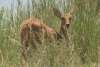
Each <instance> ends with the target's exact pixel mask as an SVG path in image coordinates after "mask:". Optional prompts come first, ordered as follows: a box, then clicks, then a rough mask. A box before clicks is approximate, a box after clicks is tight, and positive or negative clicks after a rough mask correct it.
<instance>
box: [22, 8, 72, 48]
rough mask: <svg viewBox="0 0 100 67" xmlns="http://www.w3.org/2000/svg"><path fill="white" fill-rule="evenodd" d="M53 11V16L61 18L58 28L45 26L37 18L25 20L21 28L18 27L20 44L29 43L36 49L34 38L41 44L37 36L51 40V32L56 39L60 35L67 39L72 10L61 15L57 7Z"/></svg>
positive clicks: (27, 44)
mask: <svg viewBox="0 0 100 67" xmlns="http://www.w3.org/2000/svg"><path fill="white" fill-rule="evenodd" d="M53 12H54V14H55V16H57V17H58V18H59V19H60V20H61V25H60V30H59V31H58V32H57V31H55V30H54V29H53V28H49V27H47V26H46V25H45V24H44V23H43V22H42V21H41V20H39V19H35V18H34V19H33V18H31V19H28V20H25V21H24V22H23V23H22V24H21V28H20V38H21V44H22V45H25V47H28V46H29V43H30V44H31V45H32V46H33V48H34V49H36V44H35V43H34V40H36V41H37V43H39V44H42V42H41V40H40V38H39V37H40V36H41V37H43V38H44V39H45V40H46V41H49V42H51V38H52V37H51V34H52V35H53V38H55V39H57V40H59V39H62V36H64V37H65V39H66V40H67V29H68V27H69V25H70V23H71V16H72V14H73V12H74V11H73V10H71V12H70V14H63V15H62V14H61V12H60V11H59V10H58V9H57V8H53ZM66 27H67V28H66ZM37 33H39V34H40V35H37Z"/></svg>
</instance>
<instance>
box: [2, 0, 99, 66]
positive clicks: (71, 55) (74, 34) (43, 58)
mask: <svg viewBox="0 0 100 67" xmlns="http://www.w3.org/2000/svg"><path fill="white" fill-rule="evenodd" d="M17 2H18V5H17V6H16V10H17V12H14V9H13V3H12V5H11V9H9V8H7V7H6V8H4V7H2V9H0V67H99V66H98V56H99V53H98V52H99V51H98V45H99V44H100V1H99V0H75V1H74V0H48V1H47V0H39V2H36V1H35V0H31V2H29V0H27V4H26V5H24V6H23V5H22V2H21V1H20V0H17ZM53 7H56V8H58V9H59V10H60V11H61V12H62V13H65V14H66V13H68V12H69V11H70V9H71V7H74V8H75V13H74V16H73V17H72V21H71V26H70V29H69V31H68V34H69V36H68V40H67V45H66V41H65V40H63V42H62V43H61V45H60V46H57V43H56V41H55V40H53V42H52V43H51V47H53V48H50V46H49V45H47V46H46V45H45V43H43V44H42V45H41V46H40V45H38V44H37V47H38V50H37V51H35V52H34V51H32V50H30V52H31V54H32V57H29V58H28V60H27V61H25V60H24V59H22V58H21V57H20V56H21V52H20V51H21V43H20V37H19V33H20V25H21V23H22V22H23V21H24V20H26V19H29V18H38V19H41V20H42V21H43V22H44V23H45V24H46V25H47V26H48V27H51V28H54V29H56V30H58V29H59V27H60V20H59V19H58V18H57V17H55V16H54V14H53ZM99 59H100V58H99Z"/></svg>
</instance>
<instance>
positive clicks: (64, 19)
mask: <svg viewBox="0 0 100 67" xmlns="http://www.w3.org/2000/svg"><path fill="white" fill-rule="evenodd" d="M53 12H54V14H55V16H57V17H58V18H59V19H60V20H61V25H60V30H59V31H58V32H59V33H60V34H61V33H62V34H63V35H64V37H65V39H67V29H68V28H69V26H70V23H71V17H72V15H73V13H74V8H72V9H71V10H70V13H69V14H61V12H60V11H59V10H58V9H57V8H53Z"/></svg>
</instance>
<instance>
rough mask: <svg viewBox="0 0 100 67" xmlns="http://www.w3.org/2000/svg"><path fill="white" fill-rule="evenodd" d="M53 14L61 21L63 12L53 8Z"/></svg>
mask: <svg viewBox="0 0 100 67" xmlns="http://www.w3.org/2000/svg"><path fill="white" fill-rule="evenodd" d="M53 12H54V14H55V16H57V17H58V18H59V19H61V12H60V11H59V10H58V9H57V8H55V7H53Z"/></svg>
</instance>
